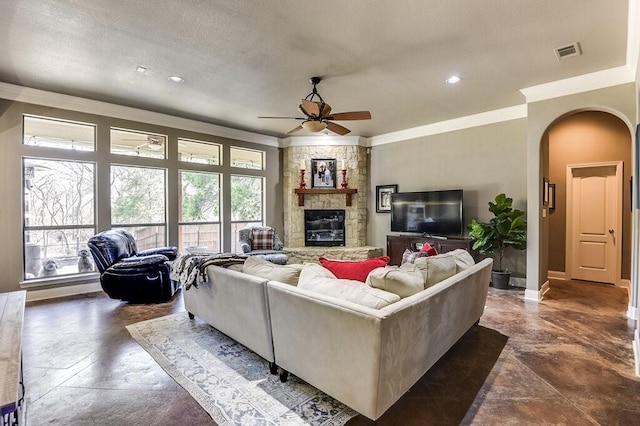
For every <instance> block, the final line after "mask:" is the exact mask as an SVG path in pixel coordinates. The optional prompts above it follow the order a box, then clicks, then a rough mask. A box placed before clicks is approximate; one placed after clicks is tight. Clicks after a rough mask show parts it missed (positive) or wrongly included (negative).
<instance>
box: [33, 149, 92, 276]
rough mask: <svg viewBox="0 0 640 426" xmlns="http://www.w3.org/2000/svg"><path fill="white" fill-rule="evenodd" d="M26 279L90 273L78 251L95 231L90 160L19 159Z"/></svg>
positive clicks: (85, 247) (84, 246)
mask: <svg viewBox="0 0 640 426" xmlns="http://www.w3.org/2000/svg"><path fill="white" fill-rule="evenodd" d="M22 170H23V172H22V173H23V174H22V175H23V183H24V202H23V217H24V253H25V258H24V277H25V279H27V280H28V279H33V278H42V277H45V278H46V277H51V276H55V275H67V274H76V273H79V272H91V270H89V269H87V268H84V267H82V266H81V265H80V267H79V260H80V255H81V250H83V249H87V241H88V240H89V238H90V237H91V236H92V235H93V234H95V225H94V223H95V214H94V211H95V209H94V176H95V165H94V164H93V163H87V162H79V161H64V160H45V159H40V158H23V161H22Z"/></svg>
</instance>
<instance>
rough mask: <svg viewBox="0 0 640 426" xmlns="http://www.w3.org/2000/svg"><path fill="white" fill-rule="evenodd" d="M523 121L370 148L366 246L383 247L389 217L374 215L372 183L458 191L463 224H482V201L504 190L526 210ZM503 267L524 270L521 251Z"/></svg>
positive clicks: (517, 271) (485, 214) (484, 206)
mask: <svg viewBox="0 0 640 426" xmlns="http://www.w3.org/2000/svg"><path fill="white" fill-rule="evenodd" d="M526 126H527V120H526V119H517V120H511V121H506V122H502V123H497V124H490V125H485V126H480V127H474V128H470V129H465V130H459V131H455V132H449V133H443V134H438V135H433V136H427V137H423V138H419V139H414V140H410V141H404V142H398V143H392V144H386V145H379V146H374V147H372V149H371V158H370V161H371V165H370V170H371V192H370V193H369V202H368V206H369V208H368V211H369V216H370V220H369V223H370V226H369V233H368V235H369V244H370V245H373V246H380V247H385V248H386V236H387V234H389V233H390V227H391V223H390V215H389V213H376V212H375V211H376V210H375V188H376V185H389V184H398V191H400V192H411V191H427V190H445V189H462V190H463V191H464V206H463V215H464V221H465V225H467V224H469V223H470V222H471V219H473V218H477V219H479V220H488V219H489V218H490V217H491V214H490V213H489V211H488V202H489V201H492V200H493V199H494V197H495V196H496V195H497V194H499V193H501V192H504V193H506V194H507V195H508V196H510V197H512V198H513V199H514V205H515V207H517V208H520V209H522V210H525V209H526V203H527V200H526V198H527V193H526V156H525V148H526ZM508 260H509V261H508V262H507V266H508V267H509V269H511V270H512V271H514V272H515V275H523V274H524V271H525V252H519V253H510V256H509V259H508Z"/></svg>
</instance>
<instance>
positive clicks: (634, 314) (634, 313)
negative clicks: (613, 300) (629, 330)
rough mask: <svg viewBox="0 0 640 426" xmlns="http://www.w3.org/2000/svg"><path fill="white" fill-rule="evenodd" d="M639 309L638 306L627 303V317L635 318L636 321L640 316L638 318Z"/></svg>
mask: <svg viewBox="0 0 640 426" xmlns="http://www.w3.org/2000/svg"><path fill="white" fill-rule="evenodd" d="M639 311H640V310H639V309H638V308H636V307H633V306H631V305H629V308H628V309H627V318H631V319H632V320H636V321H637V320H638V319H640V318H638V317H639V315H638V313H639Z"/></svg>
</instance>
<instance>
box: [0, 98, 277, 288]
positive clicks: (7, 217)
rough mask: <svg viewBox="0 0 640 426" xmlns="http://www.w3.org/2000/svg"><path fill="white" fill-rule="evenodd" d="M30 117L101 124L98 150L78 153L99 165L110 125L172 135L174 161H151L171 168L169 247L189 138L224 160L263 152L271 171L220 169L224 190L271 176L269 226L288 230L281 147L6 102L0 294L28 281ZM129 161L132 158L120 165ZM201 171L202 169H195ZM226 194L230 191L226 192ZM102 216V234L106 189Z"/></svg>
mask: <svg viewBox="0 0 640 426" xmlns="http://www.w3.org/2000/svg"><path fill="white" fill-rule="evenodd" d="M24 113H29V114H35V115H42V116H48V117H57V118H62V119H67V120H75V121H83V122H89V123H94V124H96V125H97V145H98V146H97V152H95V153H86V152H84V153H78V154H74V155H77V158H78V159H84V160H88V161H99V162H100V163H99V164H106V163H107V162H108V161H109V156H110V154H109V147H108V145H109V142H108V141H109V128H110V126H116V127H122V128H130V129H135V130H141V131H150V132H157V133H162V134H166V135H167V136H168V152H169V159H167V160H155V161H152V160H151V161H149V165H153V166H156V167H157V166H160V167H166V168H167V169H168V171H169V172H168V185H169V187H170V191H169V194H170V197H169V198H168V199H167V206H168V207H167V223H168V243H169V244H171V245H176V246H177V245H178V230H177V214H178V199H177V193H178V191H177V185H178V174H177V170H178V161H177V158H178V157H177V139H178V137H186V138H192V139H201V140H206V141H212V142H217V143H221V144H223V150H224V157H223V158H229V154H228V150H229V147H230V146H231V145H233V146H240V147H247V148H253V149H259V150H262V151H265V152H266V164H267V170H266V171H265V172H254V171H251V170H248V169H231V168H230V167H229V166H228V164H226V165H222V166H220V167H219V168H218V169H217V171H219V172H221V173H222V175H223V179H222V184H223V187H226V188H228V187H229V176H230V174H231V173H232V172H233V173H238V174H247V175H251V174H259V175H261V176H263V175H264V176H265V178H266V188H265V191H266V192H265V200H266V208H265V221H266V223H267V224H268V225H271V226H274V227H275V228H277V229H278V230H279V231H282V227H283V208H282V206H283V201H282V182H281V176H282V170H281V167H280V149H279V148H277V147H271V146H266V145H261V144H255V143H248V142H242V141H237V140H232V139H227V138H222V137H217V136H212V135H206V134H202V133H196V132H190V131H186V130H180V129H175V128H170V127H163V126H159V125H156V124H147V123H141V122H132V121H128V120H122V119H116V118H110V117H108V116H98V115H93V114H86V113H81V112H73V111H68V110H62V109H56V108H50V107H44V106H37V105H30V104H24V103H19V102H8V101H2V100H0V147H1V151H0V152H1V153H2V155H0V197H1V198H0V199H1V200H2V203H0V241H1V242H2V243H1V244H0V292H4V291H12V290H18V289H19V288H20V284H19V283H20V281H21V280H22V259H23V253H22V239H23V237H22V208H21V188H22V184H21V179H22V171H21V157H22V156H23V155H30V154H31V155H32V154H33V153H34V151H33V147H30V146H24V145H22V114H24ZM56 151H57V150H51V155H52V156H53V157H55V155H56ZM121 160H122V162H126V161H127V160H126V158H122V159H118V161H121ZM195 168H197V167H195ZM108 179H109V170H108V168H104V167H98V168H97V180H98V181H103V182H104V181H105V180H106V181H108ZM227 192H228V191H227ZM223 193H225V192H224V191H223ZM96 201H97V206H98V207H97V215H98V223H97V228H98V230H104V229H107V228H108V227H109V225H110V217H109V205H110V200H109V194H108V193H105V192H104V191H102V192H99V193H98V194H97V200H96ZM229 205H230V200H229V194H228V193H226V195H225V196H224V197H223V200H222V206H223V208H222V213H223V214H222V217H223V222H222V228H223V235H226V237H225V238H224V247H223V250H224V251H229V250H230V247H231V238H235V236H231V235H230V230H231V223H230V215H229Z"/></svg>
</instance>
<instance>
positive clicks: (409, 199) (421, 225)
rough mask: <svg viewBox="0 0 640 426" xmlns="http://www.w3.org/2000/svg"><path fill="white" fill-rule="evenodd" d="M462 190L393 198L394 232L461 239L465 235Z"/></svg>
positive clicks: (392, 222) (404, 195)
mask: <svg viewBox="0 0 640 426" xmlns="http://www.w3.org/2000/svg"><path fill="white" fill-rule="evenodd" d="M463 227H464V223H463V220H462V190H461V189H454V190H448V191H424V192H397V193H395V194H391V231H392V232H419V233H422V234H427V235H438V236H447V235H451V236H454V235H456V236H458V235H462V233H463Z"/></svg>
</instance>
